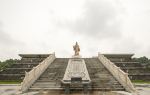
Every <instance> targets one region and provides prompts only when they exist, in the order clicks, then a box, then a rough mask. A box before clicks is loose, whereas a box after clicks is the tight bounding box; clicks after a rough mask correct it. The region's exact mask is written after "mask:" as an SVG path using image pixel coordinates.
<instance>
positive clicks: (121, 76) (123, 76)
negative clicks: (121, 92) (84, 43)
mask: <svg viewBox="0 0 150 95" xmlns="http://www.w3.org/2000/svg"><path fill="white" fill-rule="evenodd" d="M98 59H99V60H100V61H101V62H102V64H103V65H104V66H105V67H106V68H107V69H108V70H109V72H111V74H112V75H113V76H114V77H115V78H116V79H117V81H119V83H120V84H121V85H122V86H123V87H124V88H125V89H126V91H128V92H131V93H136V89H135V88H134V86H133V84H132V82H131V80H130V79H129V77H128V73H125V72H124V71H122V70H121V69H120V67H117V66H116V65H115V64H114V63H113V62H111V61H110V60H109V59H107V58H106V57H105V56H104V55H102V54H100V53H99V54H98Z"/></svg>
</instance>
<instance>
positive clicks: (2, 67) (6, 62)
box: [0, 59, 19, 70]
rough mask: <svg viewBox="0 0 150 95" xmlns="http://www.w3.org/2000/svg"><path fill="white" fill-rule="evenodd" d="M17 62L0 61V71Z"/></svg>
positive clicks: (12, 60)
mask: <svg viewBox="0 0 150 95" xmlns="http://www.w3.org/2000/svg"><path fill="white" fill-rule="evenodd" d="M17 61H19V60H18V59H8V60H5V61H3V62H2V61H0V70H4V69H5V68H6V67H10V66H11V65H13V64H14V63H16V62H17Z"/></svg>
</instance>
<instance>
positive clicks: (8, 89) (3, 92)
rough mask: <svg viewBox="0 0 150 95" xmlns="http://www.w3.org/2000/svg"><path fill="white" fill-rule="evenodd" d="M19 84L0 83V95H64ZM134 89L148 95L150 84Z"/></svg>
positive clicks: (115, 94)
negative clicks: (27, 89) (24, 89)
mask: <svg viewBox="0 0 150 95" xmlns="http://www.w3.org/2000/svg"><path fill="white" fill-rule="evenodd" d="M19 88H20V85H12V84H9V85H8V84H4V85H2V84H0V95H65V94H64V92H63V91H42V90H41V91H34V92H33V91H31V92H28V93H23V94H21V92H20V91H19ZM136 89H137V90H138V92H139V95H150V94H149V93H150V84H136ZM70 95H131V94H129V93H127V92H124V91H116V92H115V91H114V92H101V91H94V92H91V93H88V94H84V93H83V92H74V93H71V94H70Z"/></svg>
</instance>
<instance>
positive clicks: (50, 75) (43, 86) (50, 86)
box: [29, 58, 125, 91]
mask: <svg viewBox="0 0 150 95" xmlns="http://www.w3.org/2000/svg"><path fill="white" fill-rule="evenodd" d="M68 60H69V58H56V59H55V60H54V62H53V63H52V64H51V65H50V66H49V67H48V68H47V69H46V71H45V72H44V73H43V74H42V75H41V76H40V77H39V79H38V80H36V82H35V83H34V84H33V85H32V86H31V87H30V88H29V90H32V91H33V90H60V89H63V88H62V85H61V80H62V78H63V76H64V73H65V70H66V67H67V64H68ZM84 60H85V63H86V66H87V69H88V72H89V75H90V78H91V81H92V83H91V88H90V89H93V90H113V91H115V90H117V91H118V90H125V89H124V88H123V87H122V86H121V85H120V83H119V82H118V81H116V79H115V78H114V77H113V76H112V75H111V74H110V72H109V71H108V70H107V69H106V68H105V67H104V66H103V65H102V64H101V63H100V61H99V60H98V58H84ZM73 89H74V88H73ZM75 89H81V88H80V87H78V88H75Z"/></svg>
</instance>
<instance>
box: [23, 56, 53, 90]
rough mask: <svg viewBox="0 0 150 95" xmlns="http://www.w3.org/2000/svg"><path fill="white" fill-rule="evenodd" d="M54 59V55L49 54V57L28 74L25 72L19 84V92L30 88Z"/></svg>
mask: <svg viewBox="0 0 150 95" xmlns="http://www.w3.org/2000/svg"><path fill="white" fill-rule="evenodd" d="M55 58H56V57H55V54H51V55H50V56H49V57H47V58H46V59H45V60H43V61H42V62H41V63H39V64H38V65H37V66H36V67H33V69H32V70H31V71H30V72H26V73H25V78H24V79H23V82H22V83H21V91H22V92H25V91H27V90H28V89H29V88H30V86H31V85H32V84H33V83H34V82H35V81H36V80H37V79H38V78H39V77H40V75H41V74H42V73H43V72H44V71H45V70H46V69H47V67H48V66H49V65H50V64H51V63H52V62H53V61H54V60H55Z"/></svg>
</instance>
